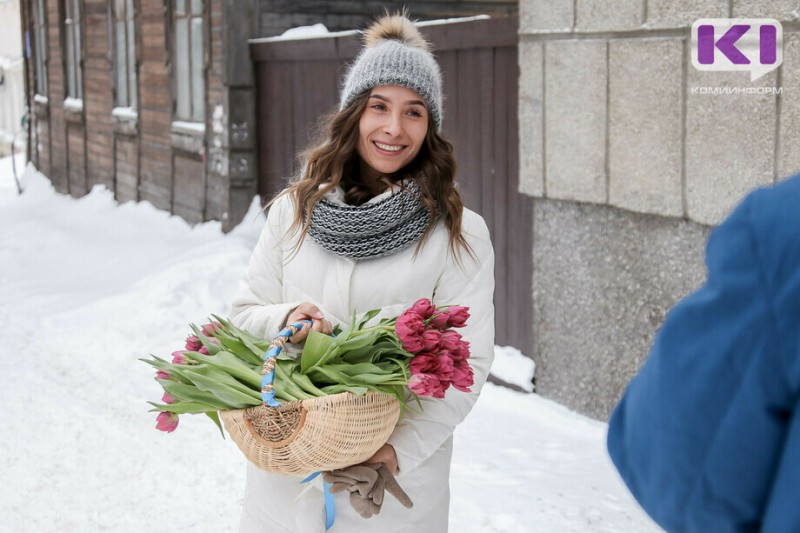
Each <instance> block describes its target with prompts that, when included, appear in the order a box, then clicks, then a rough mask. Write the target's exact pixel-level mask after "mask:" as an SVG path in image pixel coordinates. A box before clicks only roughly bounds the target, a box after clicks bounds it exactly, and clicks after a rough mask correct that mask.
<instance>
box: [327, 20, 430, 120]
mask: <svg viewBox="0 0 800 533" xmlns="http://www.w3.org/2000/svg"><path fill="white" fill-rule="evenodd" d="M364 43H365V46H364V50H362V51H361V53H360V54H359V55H358V57H357V58H356V60H355V62H354V63H353V64H352V66H351V67H350V70H349V71H348V73H347V76H345V79H344V85H343V86H342V96H341V100H340V102H339V109H340V110H341V109H344V108H345V107H347V106H348V105H349V104H350V103H351V102H352V101H353V100H354V99H355V98H356V97H357V96H359V95H360V94H362V93H363V92H364V91H368V90H370V89H372V88H373V87H377V86H379V85H402V86H403V87H408V88H409V89H412V90H414V91H416V92H417V93H419V95H420V96H422V97H423V98H424V99H425V101H426V102H427V104H428V112H429V113H430V114H431V118H432V119H433V122H434V124H436V128H437V129H441V127H442V74H441V72H440V70H439V65H438V64H437V63H436V60H435V59H434V58H433V55H432V54H431V52H430V47H429V45H428V43H427V42H426V41H425V39H424V38H423V37H422V35H420V33H419V31H418V30H417V28H415V27H414V25H413V24H412V22H411V21H410V20H408V18H406V17H404V16H402V15H386V16H384V17H382V18H380V19H378V20H377V21H376V22H375V23H374V24H373V25H372V26H370V27H369V28H368V29H367V30H366V31H365V32H364Z"/></svg>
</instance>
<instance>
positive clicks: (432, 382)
mask: <svg viewBox="0 0 800 533" xmlns="http://www.w3.org/2000/svg"><path fill="white" fill-rule="evenodd" d="M408 388H409V389H411V391H412V392H413V393H414V394H417V395H419V396H433V397H434V398H444V391H445V390H446V389H447V384H446V383H442V382H441V381H440V380H439V378H437V377H436V376H434V375H432V374H414V375H413V376H411V378H410V379H409V380H408Z"/></svg>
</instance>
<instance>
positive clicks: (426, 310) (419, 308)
mask: <svg viewBox="0 0 800 533" xmlns="http://www.w3.org/2000/svg"><path fill="white" fill-rule="evenodd" d="M411 310H412V311H414V312H415V313H417V314H418V315H419V316H421V317H422V319H423V320H426V319H428V318H430V317H431V316H432V315H433V312H434V311H435V310H436V308H435V307H434V306H433V304H432V303H431V301H430V300H429V299H427V298H420V299H419V300H417V301H416V302H414V305H412V306H411Z"/></svg>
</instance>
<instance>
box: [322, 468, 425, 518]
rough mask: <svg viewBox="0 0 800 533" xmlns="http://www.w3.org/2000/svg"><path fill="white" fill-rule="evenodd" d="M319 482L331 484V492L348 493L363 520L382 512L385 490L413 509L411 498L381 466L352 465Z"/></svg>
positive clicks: (329, 474) (328, 473)
mask: <svg viewBox="0 0 800 533" xmlns="http://www.w3.org/2000/svg"><path fill="white" fill-rule="evenodd" d="M322 479H323V480H325V482H326V483H331V484H332V486H331V488H330V491H331V492H332V493H337V492H344V491H348V492H349V493H350V505H351V506H352V507H353V509H355V511H356V512H357V513H358V514H359V516H361V517H362V518H371V517H372V516H373V515H376V514H378V513H380V512H381V505H383V496H384V491H388V492H389V494H391V495H392V496H394V497H395V498H396V499H397V501H399V502H400V503H401V504H402V505H403V506H404V507H406V508H407V509H410V508H411V507H413V506H414V503H413V502H412V501H411V498H409V497H408V494H406V493H405V491H404V490H403V489H402V488H401V487H400V485H399V484H398V483H397V480H396V479H395V478H394V476H393V475H392V473H391V472H389V469H388V468H386V467H385V466H383V463H373V464H363V465H355V466H349V467H347V468H342V469H340V470H334V471H332V472H323V474H322Z"/></svg>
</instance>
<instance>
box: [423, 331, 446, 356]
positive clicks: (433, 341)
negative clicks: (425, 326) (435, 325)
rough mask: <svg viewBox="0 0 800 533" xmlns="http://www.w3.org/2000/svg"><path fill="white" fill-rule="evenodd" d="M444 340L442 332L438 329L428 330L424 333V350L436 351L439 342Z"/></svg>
mask: <svg viewBox="0 0 800 533" xmlns="http://www.w3.org/2000/svg"><path fill="white" fill-rule="evenodd" d="M441 340H442V332H441V331H439V330H436V329H429V330H426V331H425V333H423V334H422V345H423V350H425V351H426V352H436V350H437V349H438V348H439V342H440V341H441Z"/></svg>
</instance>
